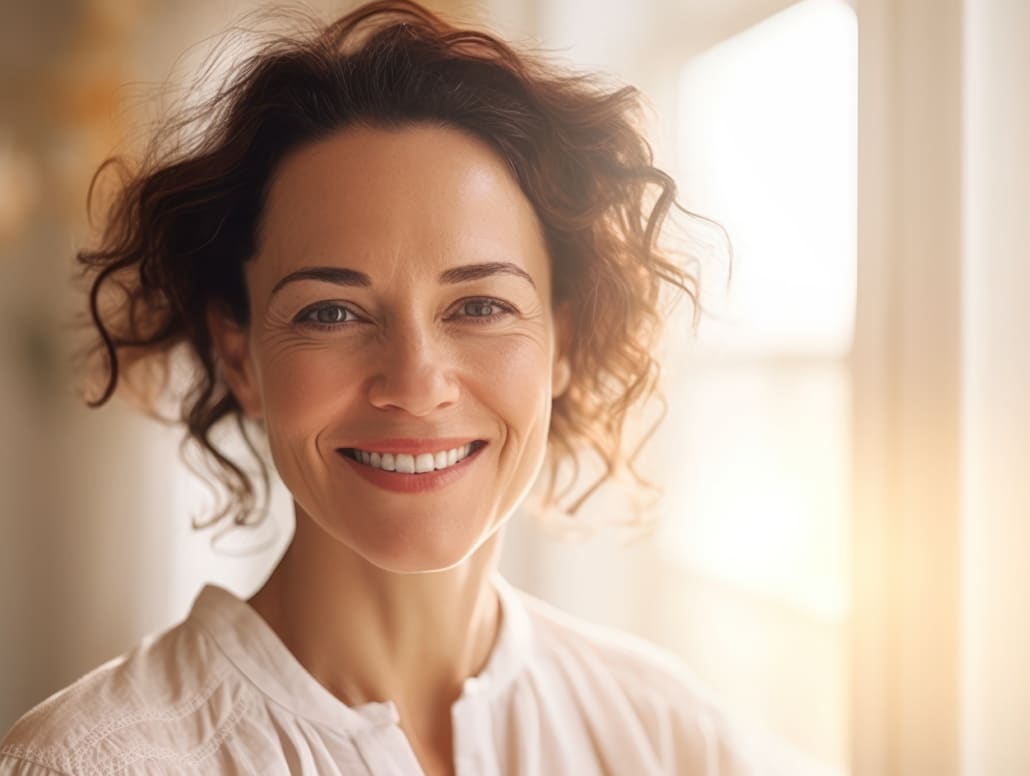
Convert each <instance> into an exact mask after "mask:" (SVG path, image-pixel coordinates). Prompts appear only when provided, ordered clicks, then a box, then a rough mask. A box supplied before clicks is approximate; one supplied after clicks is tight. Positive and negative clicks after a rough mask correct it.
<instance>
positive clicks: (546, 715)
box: [0, 575, 780, 776]
mask: <svg viewBox="0 0 1030 776" xmlns="http://www.w3.org/2000/svg"><path fill="white" fill-rule="evenodd" d="M494 584H495V586H496V588H497V590H498V593H499V596H500V601H501V624H500V631H499V634H498V637H497V640H496V642H495V644H494V647H493V650H492V652H491V654H490V657H489V659H488V660H487V663H486V666H485V668H484V669H483V671H482V672H481V673H480V674H479V675H478V676H475V677H472V678H470V679H468V680H466V682H465V684H464V687H463V693H462V695H461V697H460V698H459V699H458V700H457V701H456V702H455V703H454V705H453V706H452V708H451V715H452V722H453V730H454V753H455V763H454V765H455V773H456V774H457V776H502V775H503V776H537V775H539V774H575V775H576V776H592V774H629V775H632V776H644V775H645V774H691V775H693V774H697V776H713V775H717V776H738V775H743V774H766V773H772V772H774V770H775V772H777V773H779V772H780V771H779V769H774V766H773V764H772V761H771V760H770V759H768V757H766V756H763V754H762V753H760V752H759V751H758V747H757V746H755V745H754V744H755V743H756V741H755V740H754V739H752V738H751V737H747V738H745V737H744V736H743V735H742V734H741V733H740V732H739V729H738V728H737V727H736V726H734V725H733V724H731V722H730V721H729V719H728V718H727V717H726V716H725V715H724V714H723V713H721V712H720V710H719V709H718V707H717V706H716V704H715V703H713V702H712V700H711V699H710V698H709V697H708V696H707V695H706V693H705V692H704V691H703V689H702V688H701V687H700V685H699V684H698V682H697V681H696V680H695V679H694V678H693V677H692V675H691V674H690V673H689V672H688V671H687V670H686V669H685V668H684V666H683V665H682V664H681V663H679V662H678V661H677V660H676V659H675V658H673V657H671V656H670V655H668V654H667V653H665V652H664V651H662V650H660V649H659V648H657V647H654V646H652V645H650V644H647V643H646V642H644V641H642V640H639V639H636V638H634V637H631V636H628V635H625V634H621V633H618V632H616V631H612V630H608V629H603V628H598V627H595V626H591V625H588V624H586V623H583V622H581V621H578V620H576V619H575V618H573V617H571V616H569V615H567V614H565V613H563V612H561V611H560V610H558V609H556V608H554V607H552V606H550V605H548V604H546V603H544V602H542V601H540V600H538V599H535V598H532V597H531V596H529V595H527V594H525V593H522V592H521V591H518V590H516V589H515V588H513V587H511V585H510V584H509V583H507V582H506V581H505V580H504V579H503V578H502V577H500V576H499V575H498V576H495V577H494ZM172 773H174V774H193V773H203V774H262V775H264V774H269V775H275V774H305V775H306V776H307V775H308V774H311V775H313V774H318V775H319V776H334V775H335V774H376V776H415V775H417V774H422V769H421V768H420V766H419V763H418V761H417V760H416V758H415V756H414V754H413V751H412V748H411V746H410V745H409V743H408V741H407V739H406V738H405V735H404V732H403V730H402V729H401V728H400V726H399V725H398V714H397V709H396V707H395V706H394V705H393V704H392V703H390V702H384V703H369V704H365V705H362V706H356V707H350V706H347V705H346V704H344V703H343V702H342V701H340V700H339V699H337V698H336V697H335V696H333V695H332V694H331V693H330V692H329V691H328V690H326V689H325V688H324V687H323V686H322V685H321V684H319V683H318V682H317V681H316V680H315V679H314V677H312V676H311V675H310V674H309V673H307V671H306V670H305V669H304V668H303V667H302V666H301V665H300V663H299V662H298V661H297V660H296V658H294V656H293V655H292V653H291V652H290V651H289V650H288V649H287V648H286V646H285V645H284V644H283V643H282V642H281V641H280V640H279V638H278V637H277V636H276V634H275V632H274V631H273V630H272V629H271V628H270V627H269V626H268V624H267V623H266V622H265V621H264V620H263V619H262V618H261V616H260V615H258V613H257V612H256V611H255V610H254V609H253V608H251V607H250V606H249V605H248V604H247V603H246V602H245V601H242V600H240V599H239V598H237V597H236V596H234V595H233V594H232V593H230V592H228V591H226V590H224V589H222V588H220V587H217V586H214V585H208V586H206V587H204V588H203V590H202V591H201V592H200V593H199V595H198V596H197V598H196V599H195V601H194V603H193V607H192V610H191V612H190V614H189V616H188V617H187V618H186V619H185V620H184V621H183V622H182V623H180V624H179V625H177V626H175V627H173V628H171V629H170V630H168V631H166V632H164V633H162V634H160V635H159V636H155V637H150V638H148V639H146V640H144V641H143V642H142V643H141V644H140V645H139V646H137V647H136V648H135V649H133V650H132V651H131V652H129V653H127V654H125V655H124V656H122V657H120V658H117V659H115V660H112V661H110V662H108V663H105V664H104V665H102V666H100V667H99V668H97V669H95V670H94V671H92V672H91V673H89V674H87V675H86V676H84V677H82V678H81V679H80V680H78V681H77V682H75V683H74V684H72V685H71V686H69V687H67V688H65V689H64V690H62V691H60V692H58V693H57V694H55V695H53V696H51V697H50V698H48V699H47V700H45V701H43V702H42V703H41V704H39V705H38V706H36V707H35V708H33V709H32V710H31V711H29V712H28V713H27V714H26V715H25V716H23V717H22V718H21V719H20V720H19V721H18V722H17V723H16V724H15V725H14V727H13V728H11V730H10V731H9V732H8V733H7V735H6V736H5V737H4V739H3V740H2V741H0V774H2V776H53V775H54V774H64V775H65V776H73V775H74V776H94V775H96V776H99V775H100V774H103V775H104V776H112V775H113V774H172Z"/></svg>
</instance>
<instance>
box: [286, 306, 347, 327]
mask: <svg viewBox="0 0 1030 776" xmlns="http://www.w3.org/2000/svg"><path fill="white" fill-rule="evenodd" d="M356 320H358V317H357V316H356V315H355V314H354V313H353V312H351V310H350V308H347V307H344V306H343V305H342V304H339V303H337V302H324V303H320V304H317V305H312V306H311V307H308V308H306V309H304V310H303V311H301V313H300V315H298V316H297V318H296V321H297V322H298V323H303V324H306V325H313V326H316V327H320V328H333V327H335V326H340V325H343V324H346V323H351V322H352V321H356Z"/></svg>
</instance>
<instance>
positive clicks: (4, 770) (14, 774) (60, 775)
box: [0, 755, 68, 776]
mask: <svg viewBox="0 0 1030 776" xmlns="http://www.w3.org/2000/svg"><path fill="white" fill-rule="evenodd" d="M0 776H68V774H66V773H64V772H63V771H55V770H54V769H53V768H48V767H47V766H45V765H40V764H39V763H34V762H32V760H26V759H25V758H23V757H15V756H14V755H0Z"/></svg>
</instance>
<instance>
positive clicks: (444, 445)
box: [341, 437, 479, 455]
mask: <svg viewBox="0 0 1030 776" xmlns="http://www.w3.org/2000/svg"><path fill="white" fill-rule="evenodd" d="M476 441H479V440H478V438H477V437H436V438H431V439H427V438H409V437H405V438H396V439H369V440H365V441H362V442H354V443H353V444H349V445H346V446H344V448H341V449H346V448H351V449H356V450H364V451H366V452H369V453H407V454H409V455H418V454H419V453H439V452H442V451H444V450H452V449H454V448H455V447H461V446H462V445H467V444H469V443H471V442H476Z"/></svg>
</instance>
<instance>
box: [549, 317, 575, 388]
mask: <svg viewBox="0 0 1030 776" xmlns="http://www.w3.org/2000/svg"><path fill="white" fill-rule="evenodd" d="M554 339H555V341H554V363H553V364H552V365H551V398H552V399H557V398H558V397H559V396H561V395H562V394H563V393H565V389H567V388H568V387H569V383H570V382H571V380H572V366H571V364H570V362H569V351H570V348H571V346H572V311H571V309H570V307H569V303H568V302H563V303H562V304H560V305H558V306H557V307H556V308H555V309H554Z"/></svg>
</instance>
